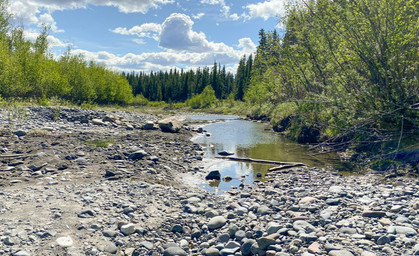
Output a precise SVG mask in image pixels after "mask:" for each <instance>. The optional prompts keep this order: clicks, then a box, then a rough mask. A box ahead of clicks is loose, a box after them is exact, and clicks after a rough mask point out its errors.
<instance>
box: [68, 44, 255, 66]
mask: <svg viewBox="0 0 419 256" xmlns="http://www.w3.org/2000/svg"><path fill="white" fill-rule="evenodd" d="M218 50H219V51H207V52H191V51H174V50H167V51H162V52H146V53H142V54H133V53H128V54H125V55H123V56H119V55H115V54H112V53H109V52H105V51H99V52H90V51H86V50H82V49H76V50H72V53H73V54H82V55H83V56H84V57H85V58H86V59H87V60H93V61H96V62H99V63H103V64H105V65H106V66H108V67H111V68H113V69H114V70H117V71H128V72H130V71H145V72H150V71H156V70H169V69H173V68H175V67H176V66H179V65H180V66H183V67H185V68H186V69H194V68H198V67H203V66H212V65H213V64H214V60H216V61H217V62H218V63H220V64H223V65H226V66H227V70H229V71H230V72H233V73H234V72H235V70H236V69H237V63H238V62H239V60H240V58H241V57H242V56H243V55H244V54H246V55H247V56H248V55H249V54H251V53H253V52H254V51H255V50H256V46H255V44H254V43H253V42H252V40H251V39H250V38H242V39H240V40H239V43H238V45H237V48H236V49H234V48H232V47H227V48H226V47H225V46H222V47H220V48H218Z"/></svg>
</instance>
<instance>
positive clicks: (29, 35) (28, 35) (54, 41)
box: [23, 30, 72, 49]
mask: <svg viewBox="0 0 419 256" xmlns="http://www.w3.org/2000/svg"><path fill="white" fill-rule="evenodd" d="M23 36H24V37H25V39H26V40H30V41H32V42H34V41H35V40H36V38H38V36H39V33H38V32H33V31H29V30H25V31H24V32H23ZM47 41H48V46H49V48H50V49H51V48H53V47H69V46H71V45H72V44H71V43H65V42H63V41H61V40H60V39H58V38H56V37H54V36H52V35H48V36H47Z"/></svg>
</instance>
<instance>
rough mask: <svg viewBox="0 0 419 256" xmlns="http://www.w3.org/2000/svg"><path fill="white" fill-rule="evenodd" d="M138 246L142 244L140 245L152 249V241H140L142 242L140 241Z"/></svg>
mask: <svg viewBox="0 0 419 256" xmlns="http://www.w3.org/2000/svg"><path fill="white" fill-rule="evenodd" d="M140 246H142V247H144V248H146V249H148V250H151V249H153V247H154V244H153V243H152V242H149V241H142V242H140Z"/></svg>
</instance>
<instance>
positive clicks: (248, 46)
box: [239, 37, 256, 55]
mask: <svg viewBox="0 0 419 256" xmlns="http://www.w3.org/2000/svg"><path fill="white" fill-rule="evenodd" d="M239 48H241V49H242V51H243V52H244V53H245V54H246V55H250V54H251V53H253V52H255V50H256V45H255V43H253V41H252V39H250V38H249V37H245V38H241V39H239Z"/></svg>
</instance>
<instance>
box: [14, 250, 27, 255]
mask: <svg viewBox="0 0 419 256" xmlns="http://www.w3.org/2000/svg"><path fill="white" fill-rule="evenodd" d="M13 256H31V255H30V254H29V253H28V252H26V251H18V252H17V253H15V254H13Z"/></svg>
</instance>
